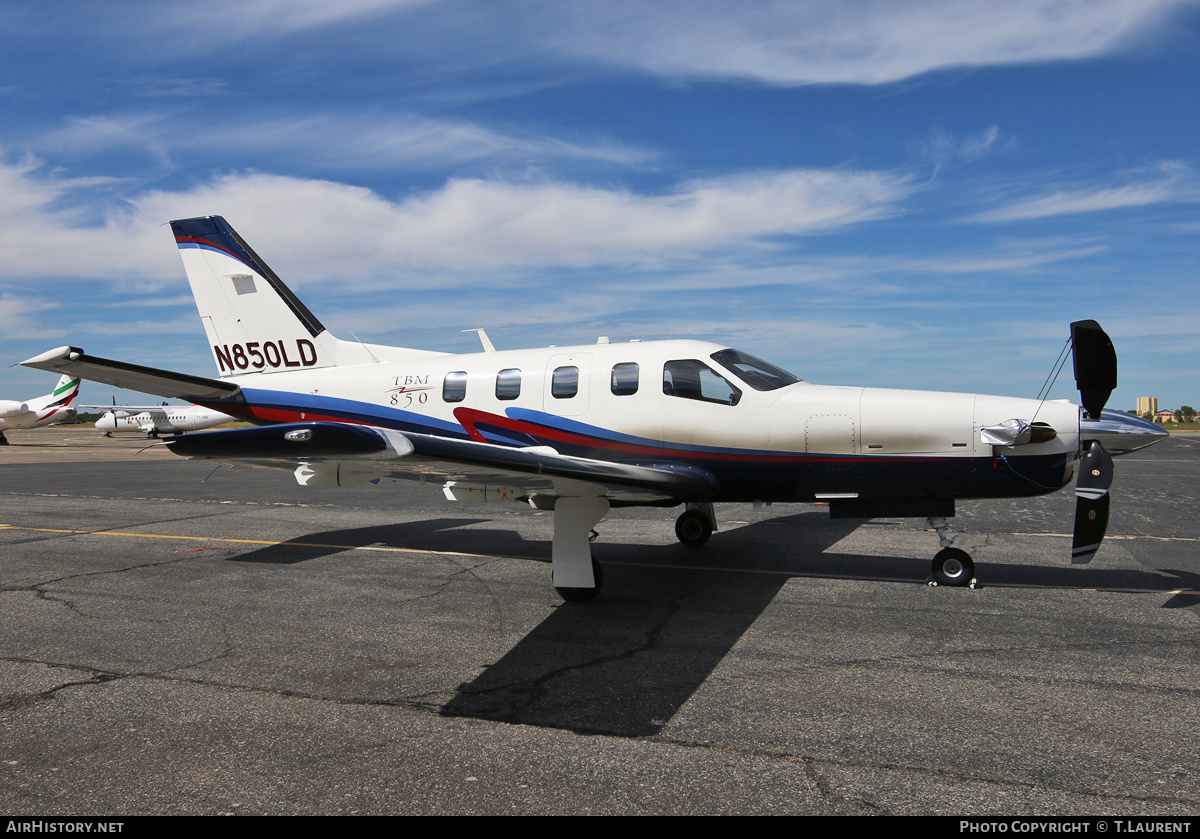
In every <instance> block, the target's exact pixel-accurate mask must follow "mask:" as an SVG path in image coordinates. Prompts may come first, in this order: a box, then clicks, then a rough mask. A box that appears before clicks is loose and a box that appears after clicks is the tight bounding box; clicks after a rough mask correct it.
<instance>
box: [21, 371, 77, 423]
mask: <svg viewBox="0 0 1200 839" xmlns="http://www.w3.org/2000/svg"><path fill="white" fill-rule="evenodd" d="M78 398H79V377H78V376H68V375H66V374H63V376H62V377H61V378H59V380H58V384H56V385H55V386H54V390H52V391H50V392H49V393H48V394H46V395H45V396H39V397H38V398H37V399H30V400H29V401H28V403H27V404H28V405H29V410H31V411H33V412H34V413H35V414H36V415H37V420H36V422H37V424H38V425H41V424H43V423H45V422H46V421H47V420H49V419H50V418H51V417H58V416H59V415H60V414H64V413H70V412H71V411H74V410H75V408H74V405H75V400H76V399H78ZM55 421H56V422H57V420H55Z"/></svg>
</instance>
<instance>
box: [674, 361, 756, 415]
mask: <svg viewBox="0 0 1200 839" xmlns="http://www.w3.org/2000/svg"><path fill="white" fill-rule="evenodd" d="M663 393H665V394H666V395H667V396H678V397H680V398H682V399H696V400H699V401H701V402H715V403H717V404H719V405H736V404H737V403H738V402H739V401H740V400H741V398H742V392H741V391H740V390H738V389H737V388H736V387H734V386H733V385H732V384H731V383H730V382H729V380H728V379H726V378H725V377H724V376H722V375H721V374H720V373H718V372H717V371H715V370H713V369H712V368H711V367H709V366H708V365H707V364H705V363H704V362H703V361H697V360H696V359H694V358H688V359H681V360H678V361H668V362H667V363H666V364H664V365H663Z"/></svg>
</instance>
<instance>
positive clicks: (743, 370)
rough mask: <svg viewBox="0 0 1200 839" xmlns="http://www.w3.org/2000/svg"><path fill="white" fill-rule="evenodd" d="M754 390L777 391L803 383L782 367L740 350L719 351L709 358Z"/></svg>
mask: <svg viewBox="0 0 1200 839" xmlns="http://www.w3.org/2000/svg"><path fill="white" fill-rule="evenodd" d="M709 358H711V359H712V360H713V361H715V362H717V363H718V364H720V365H721V366H722V367H724V368H726V369H727V370H729V371H730V372H732V373H733V375H735V376H737V377H738V378H739V379H741V380H742V381H743V382H745V383H746V384H748V385H750V387H752V388H754V389H755V390H778V389H779V388H781V387H786V386H787V385H794V384H795V383H796V382H801V381H804V380H803V379H801V378H800V377H799V376H793V375H792V374H791V373H789V372H788V371H787V370H784V369H783V368H782V367H776V366H775V365H774V364H771V363H770V362H767V361H763V360H762V359H761V358H755V357H754V356H752V355H750V353H745V352H742V351H740V350H721V351H720V352H715V353H713V354H712V355H711V356H709Z"/></svg>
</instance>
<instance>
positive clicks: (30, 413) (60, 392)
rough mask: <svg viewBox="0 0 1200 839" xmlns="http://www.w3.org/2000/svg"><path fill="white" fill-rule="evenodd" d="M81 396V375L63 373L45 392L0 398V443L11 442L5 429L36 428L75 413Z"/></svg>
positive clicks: (0, 444)
mask: <svg viewBox="0 0 1200 839" xmlns="http://www.w3.org/2000/svg"><path fill="white" fill-rule="evenodd" d="M78 397H79V377H78V376H68V375H66V374H64V375H63V376H62V378H60V379H59V380H58V384H56V385H55V386H54V390H52V391H50V392H49V393H47V394H46V395H45V396H38V397H35V398H33V399H26V400H25V401H24V402H15V401H13V400H11V399H0V446H7V445H8V438H7V437H5V436H4V432H5V431H7V430H8V429H10V428H36V427H38V426H40V425H48V424H49V423H52V422H58V421H59V420H61V419H62V418H63V416H65V415H66V414H70V413H74V412H75V408H74V407H73V403H74V402H75V400H76V399H77V398H78Z"/></svg>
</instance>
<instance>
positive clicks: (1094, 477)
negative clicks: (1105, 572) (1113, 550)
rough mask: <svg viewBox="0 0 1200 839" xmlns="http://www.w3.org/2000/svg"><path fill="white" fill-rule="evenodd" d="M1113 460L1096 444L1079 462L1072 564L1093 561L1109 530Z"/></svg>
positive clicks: (1090, 444) (1093, 443)
mask: <svg viewBox="0 0 1200 839" xmlns="http://www.w3.org/2000/svg"><path fill="white" fill-rule="evenodd" d="M1112 479H1113V464H1112V458H1111V457H1109V456H1108V452H1106V451H1105V450H1104V446H1102V445H1100V444H1099V443H1098V442H1097V441H1095V440H1093V441H1092V442H1090V443H1088V448H1087V452H1086V453H1085V454H1084V456H1083V458H1082V459H1081V460H1080V461H1079V477H1078V478H1076V480H1075V536H1074V538H1073V539H1072V541H1071V562H1073V563H1076V564H1082V563H1087V562H1091V561H1092V557H1093V556H1095V554H1096V551H1097V550H1098V549H1099V548H1100V543H1101V542H1103V541H1104V534H1105V532H1106V531H1107V530H1108V504H1109V497H1108V488H1109V487H1110V486H1112Z"/></svg>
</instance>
